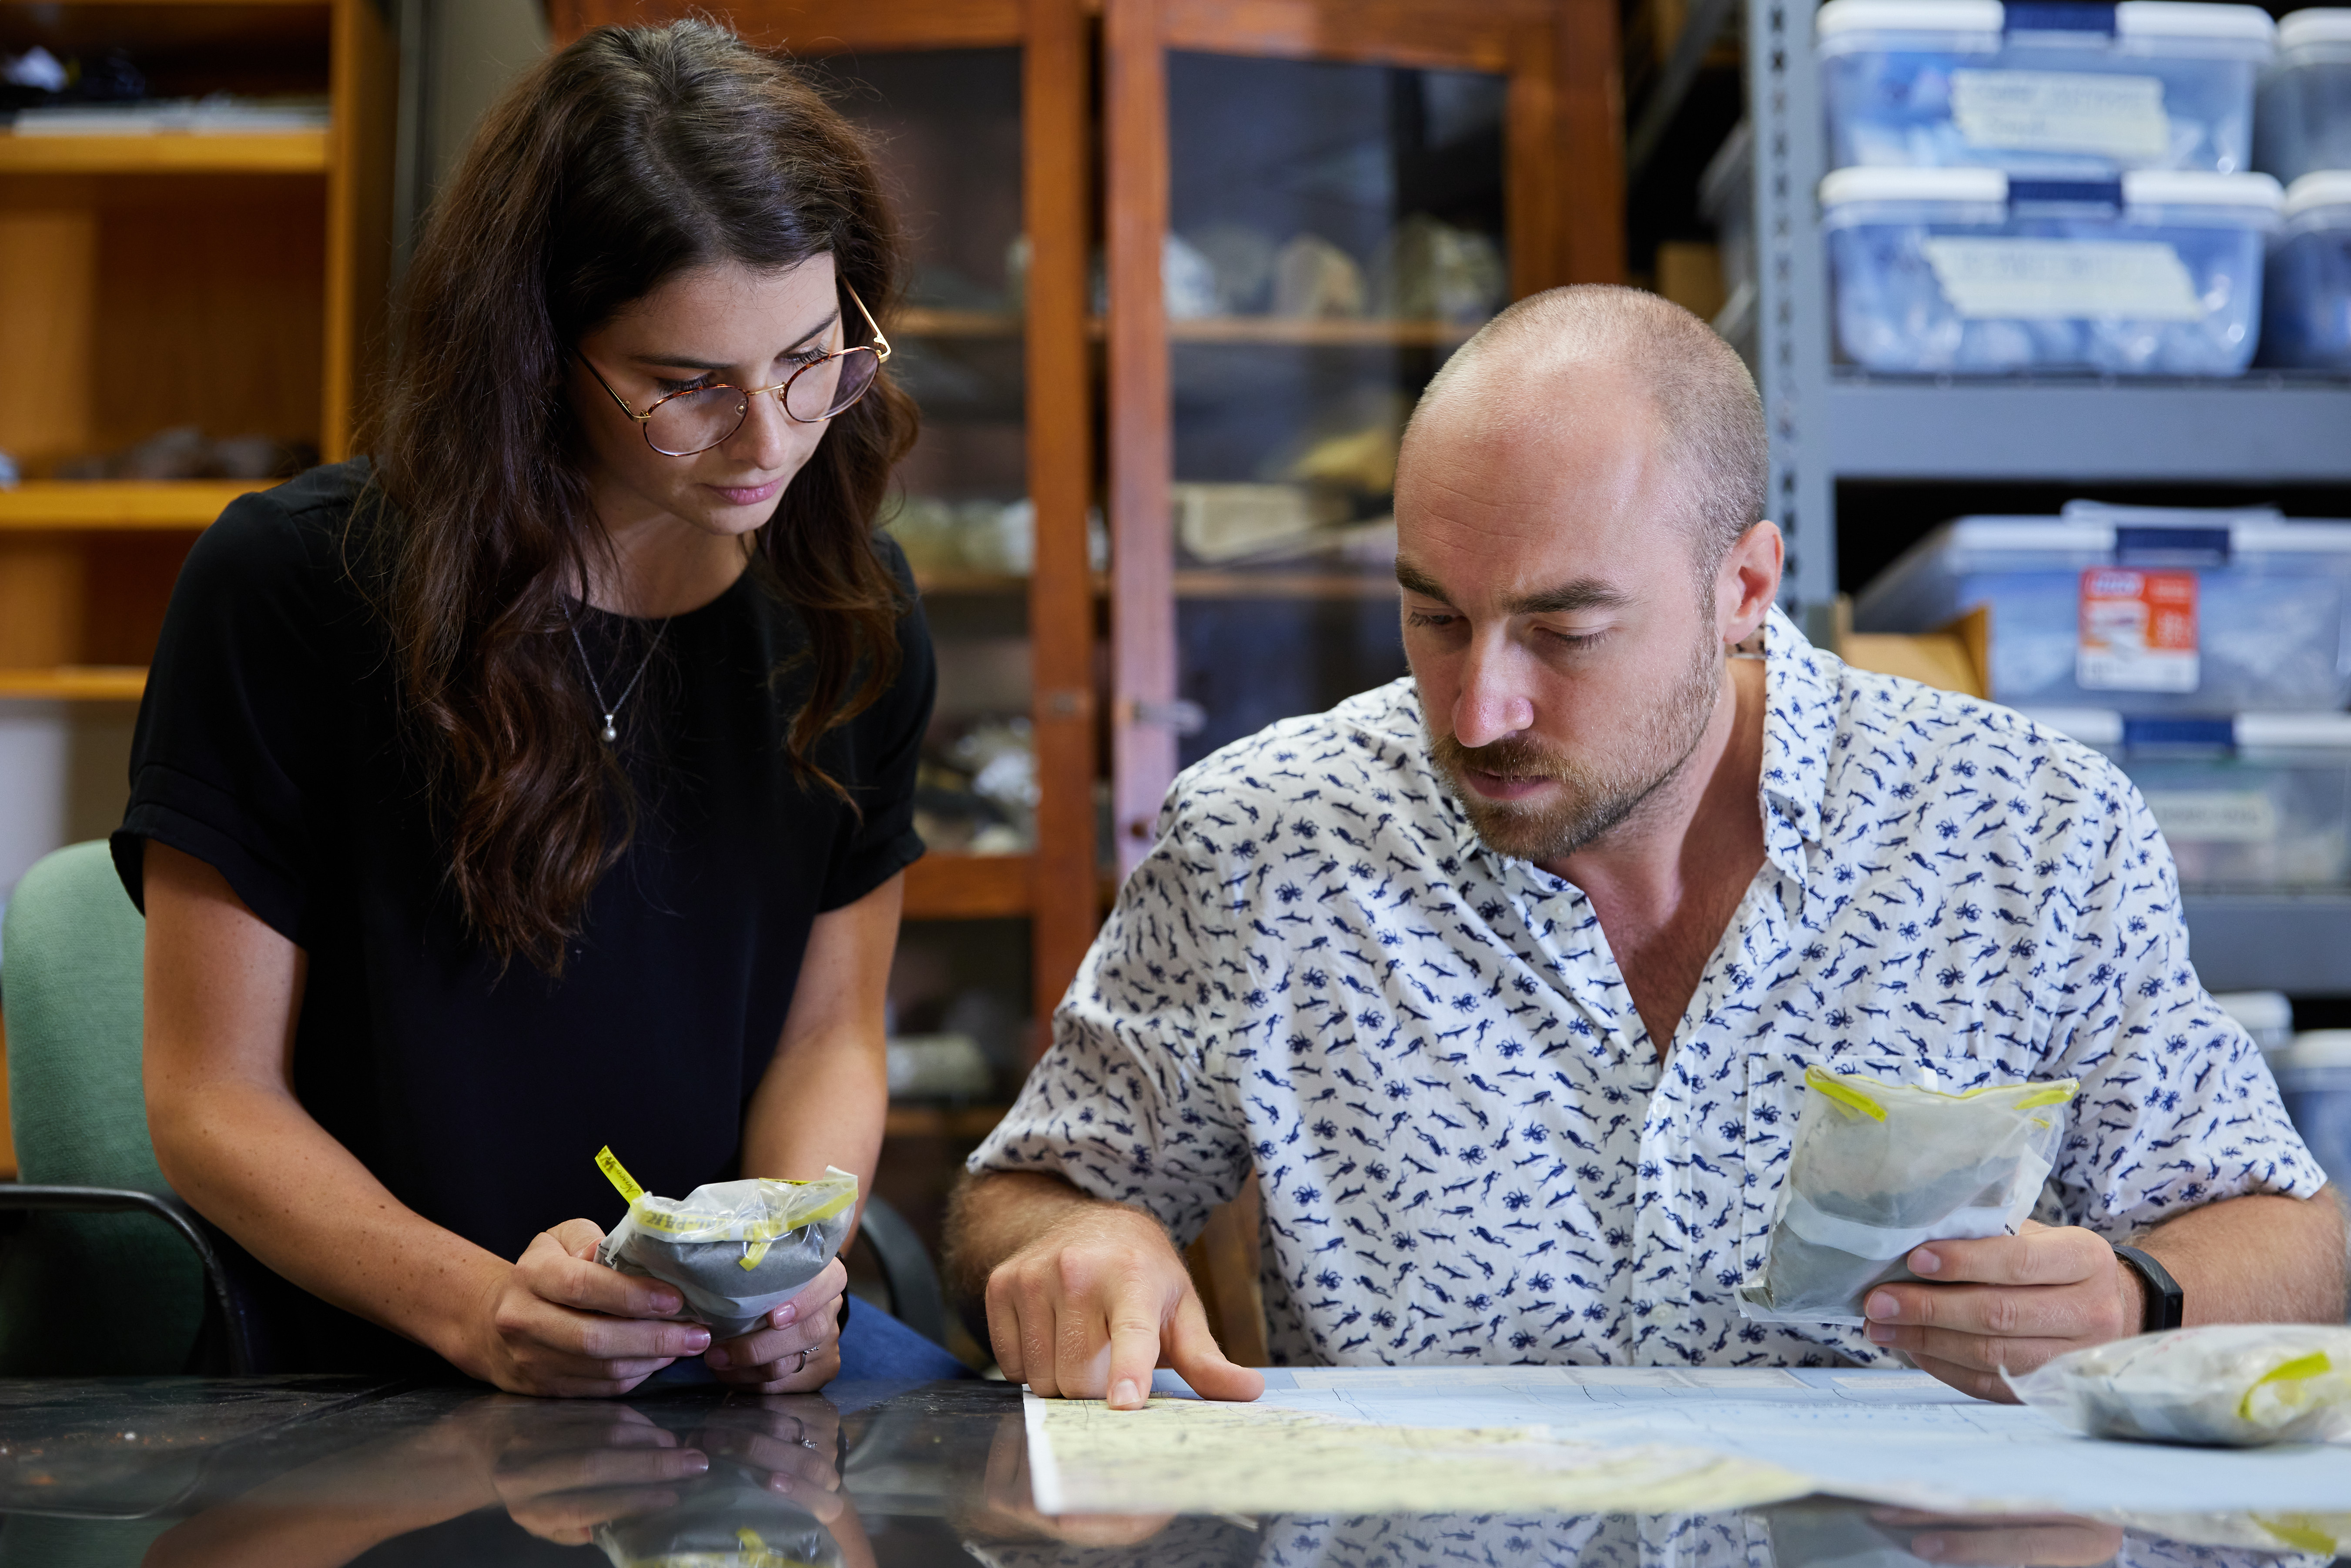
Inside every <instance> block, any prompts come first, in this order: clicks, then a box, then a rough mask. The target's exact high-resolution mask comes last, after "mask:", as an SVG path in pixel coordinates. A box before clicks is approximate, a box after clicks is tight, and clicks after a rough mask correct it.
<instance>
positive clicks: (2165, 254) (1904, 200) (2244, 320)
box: [1817, 0, 2282, 376]
mask: <svg viewBox="0 0 2351 1568" xmlns="http://www.w3.org/2000/svg"><path fill="white" fill-rule="evenodd" d="M2275 36H2276V28H2275V26H2274V25H2273V23H2272V22H2271V20H2270V18H2269V16H2268V14H2267V13H2266V12H2264V11H2262V10H2261V9H2260V8H2259V7H2256V6H2252V5H2200V4H2189V3H2188V0H2122V3H2121V4H2118V5H2095V4H2079V3H2075V0H2058V3H2053V4H2043V3H2028V0H2011V3H2009V4H2005V5H2003V4H2002V3H2001V0H1829V3H1828V4H1827V5H1823V6H1822V7H1821V9H1820V11H1819V13H1818V21H1817V37H1818V47H1819V55H1820V71H1821V80H1822V89H1823V100H1824V102H1825V104H1826V107H1827V112H1828V141H1829V148H1830V153H1831V162H1832V165H1833V166H1834V170H1835V172H1833V173H1831V174H1830V175H1829V176H1828V178H1827V179H1826V180H1824V181H1823V183H1822V185H1821V193H1820V195H1821V205H1822V209H1823V229H1824V231H1825V232H1826V234H1827V236H1828V244H1829V263H1830V272H1831V276H1832V278H1833V279H1834V287H1835V291H1836V319H1837V340H1838V345H1839V347H1840V349H1841V350H1842V351H1843V353H1844V357H1845V358H1846V359H1848V360H1850V361H1854V362H1855V363H1857V364H1859V365H1861V366H1863V367H1864V368H1865V369H1868V370H1871V371H1885V372H1892V373H1903V372H1907V373H1957V374H2000V373H2004V372H2010V371H2026V370H2032V371H2069V370H2071V371H2098V372H2102V373H2106V374H2119V375H2204V376H2209V375H2234V374H2237V373H2239V372H2241V371H2243V370H2244V368H2245V367H2246V365H2247V364H2248V363H2250V362H2251V361H2252V354H2253V349H2254V345H2255V342H2256V340H2257V339H2258V336H2259V329H2260V326H2261V291H2262V253H2263V247H2264V242H2265V241H2266V239H2267V237H2268V236H2269V235H2270V234H2271V233H2272V231H2273V230H2274V229H2275V228H2276V226H2277V224H2278V214H2279V208H2280V205H2281V201H2282V196H2281V192H2280V190H2279V187H2278V185H2277V183H2276V182H2275V181H2274V180H2273V179H2271V178H2270V177H2268V176H2267V175H2263V174H2255V173H2251V172H2248V169H2249V167H2250V164H2251V161H2252V145H2253V91H2254V84H2255V80H2256V78H2257V76H2258V75H2259V73H2260V72H2261V71H2262V68H2264V67H2265V66H2267V65H2268V64H2269V62H2270V60H2271V58H2272V57H2273V53H2274V49H2275Z"/></svg>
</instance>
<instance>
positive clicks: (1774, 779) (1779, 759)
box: [1761, 605, 1840, 885]
mask: <svg viewBox="0 0 2351 1568" xmlns="http://www.w3.org/2000/svg"><path fill="white" fill-rule="evenodd" d="M1835 663H1836V661H1835V660H1834V658H1833V657H1831V656H1830V655H1828V654H1825V653H1822V652H1821V651H1820V650H1819V649H1817V648H1815V647H1813V645H1812V643H1808V642H1806V641H1805V640H1804V634H1803V633H1802V632H1799V631H1797V630H1796V623H1795V622H1792V621H1791V620H1789V619H1788V618H1787V616H1785V615H1783V614H1782V613H1781V612H1780V609H1779V607H1778V606H1777V605H1774V606H1773V607H1772V609H1771V613H1770V614H1769V615H1768V616H1767V617H1766V618H1765V620H1764V622H1763V780H1762V782H1763V791H1762V801H1761V804H1762V810H1763V847H1764V853H1765V854H1766V855H1767V856H1768V857H1769V858H1770V859H1771V863H1772V864H1773V865H1775V866H1778V867H1779V868H1780V870H1781V871H1782V873H1786V874H1787V875H1788V876H1789V877H1791V878H1792V879H1793V880H1794V881H1795V882H1796V883H1799V884H1800V885H1801V884H1802V882H1803V880H1804V873H1805V856H1804V846H1805V845H1806V844H1807V843H1818V842H1820V841H1821V836H1822V828H1821V816H1822V803H1823V800H1824V799H1825V797H1826V796H1827V794H1828V787H1829V746H1830V743H1831V742H1832V741H1834V739H1835V738H1836V709H1837V692H1838V687H1839V685H1840V683H1839V681H1838V680H1837V675H1836V671H1835V669H1834V667H1833V666H1834V664H1835Z"/></svg>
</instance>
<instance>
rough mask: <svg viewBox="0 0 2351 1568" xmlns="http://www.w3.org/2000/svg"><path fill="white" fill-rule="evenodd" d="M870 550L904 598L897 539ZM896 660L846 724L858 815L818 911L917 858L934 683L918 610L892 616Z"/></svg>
mask: <svg viewBox="0 0 2351 1568" xmlns="http://www.w3.org/2000/svg"><path fill="white" fill-rule="evenodd" d="M878 548H879V549H881V550H882V551H883V556H884V559H885V562H886V564H887V565H888V566H889V567H890V570H891V571H892V573H893V575H895V576H896V577H897V579H898V580H899V584H900V586H901V588H902V589H903V590H904V591H905V593H906V594H907V596H908V598H909V600H910V601H911V600H912V599H913V596H914V577H913V574H912V572H910V571H909V570H907V566H906V558H905V556H904V553H903V552H902V551H900V549H898V546H897V542H896V541H895V540H893V539H891V538H888V537H887V536H883V538H881V540H880V541H879V546H878ZM898 660H899V663H898V677H897V679H896V680H894V681H893V682H892V683H891V684H890V687H889V689H888V690H887V691H885V692H883V694H882V696H881V697H880V699H879V700H877V701H876V702H875V703H874V705H873V706H872V707H870V708H868V709H866V710H865V712H863V713H862V714H860V715H858V716H857V717H856V718H855V719H854V720H852V722H851V724H850V726H849V728H850V730H851V737H850V743H851V745H852V747H853V748H854V750H855V754H856V755H855V760H854V762H853V763H852V764H851V768H852V772H853V773H854V776H855V777H856V779H858V781H859V783H858V785H857V787H856V788H854V789H852V800H854V801H855V802H856V804H857V808H858V810H859V811H860V812H861V813H862V817H861V818H860V820H859V821H858V822H857V825H856V827H855V828H854V829H852V831H850V832H848V833H845V834H843V835H842V836H841V842H840V844H839V845H838V847H837V848H836V849H835V851H834V853H833V856H832V863H831V866H830V867H828V868H827V871H826V874H825V882H824V892H823V894H821V895H820V898H819V899H818V904H817V906H818V908H819V909H820V910H822V911H826V912H830V911H831V910H835V909H841V908H845V907H846V906H848V905H849V904H854V903H856V902H857V901H858V900H859V899H861V898H862V897H864V896H865V895H866V894H869V893H871V892H872V891H873V890H874V889H875V888H877V887H879V886H881V885H882V884H883V883H885V882H887V881H889V880H890V879H891V878H892V877H893V876H895V875H897V874H898V873H900V872H902V871H904V869H905V868H906V867H908V866H910V865H912V864H914V862H916V861H918V860H920V859H922V858H923V848H924V846H923V840H922V835H920V834H919V833H917V832H915V831H914V775H915V772H916V770H917V769H918V768H920V766H921V763H922V751H923V736H924V733H925V731H926V730H927V729H928V728H929V727H930V722H931V705H932V702H933V700H934V699H935V697H936V696H937V695H938V684H939V681H938V666H937V661H936V659H935V655H934V654H933V653H932V650H931V632H930V628H929V626H928V625H926V624H925V622H924V620H923V612H922V610H921V608H920V607H919V605H917V606H916V607H914V608H912V609H909V610H908V611H907V612H906V613H905V614H904V615H902V616H900V617H899V618H898ZM836 776H838V775H836Z"/></svg>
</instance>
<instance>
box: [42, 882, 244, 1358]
mask: <svg viewBox="0 0 2351 1568" xmlns="http://www.w3.org/2000/svg"><path fill="white" fill-rule="evenodd" d="M145 941H146V923H145V922H144V921H143V920H142V919H141V917H140V914H139V911H138V909H137V908H136V907H135V906H133V905H132V904H131V900H130V899H129V898H128V897H127V896H125V895H124V894H123V891H122V884H121V883H120V881H118V880H117V879H116V877H115V874H114V866H113V862H111V861H110V859H109V857H108V854H107V847H106V845H105V844H104V843H87V844H75V845H72V846H71V847H69V848H67V849H62V850H59V851H58V852H57V853H55V854H53V855H50V856H48V857H47V858H46V859H44V860H42V861H41V862H38V863H37V864H36V865H35V866H34V867H33V868H32V869H31V870H30V871H28V872H26V873H25V876H24V879H23V880H22V881H21V882H19V883H17V884H16V892H15V894H13V895H12V896H11V897H10V899H9V901H8V911H7V917H6V925H5V931H0V1008H5V1013H6V1019H7V1026H8V1103H9V1112H10V1118H9V1119H10V1122H11V1124H12V1130H13V1132H14V1134H15V1135H16V1160H17V1183H16V1185H15V1186H10V1185H8V1184H5V1183H0V1375H18V1376H39V1375H67V1374H71V1375H99V1374H110V1373H114V1374H131V1373H171V1372H182V1371H189V1370H204V1371H228V1372H243V1371H246V1370H248V1369H249V1368H250V1366H251V1358H250V1354H249V1351H248V1349H247V1346H246V1332H245V1324H244V1317H243V1313H242V1312H240V1311H239V1310H238V1307H237V1303H236V1299H235V1296H234V1294H233V1293H232V1291H231V1290H230V1287H229V1283H228V1281H227V1279H226V1277H225V1275H224V1274H223V1273H222V1271H221V1269H220V1265H219V1261H218V1260H217V1258H216V1257H215V1256H214V1251H213V1249H212V1246H211V1243H210V1241H209V1239H207V1237H206V1236H205V1233H204V1228H203V1227H202V1226H201V1225H200V1224H199V1223H198V1222H197V1220H196V1218H195V1216H194V1214H193V1211H191V1210H190V1209H189V1208H188V1207H187V1206H186V1205H185V1204H183V1203H182V1202H181V1201H180V1199H179V1198H178V1197H176V1196H174V1195H173V1194H172V1189H171V1187H170V1186H169V1185H168V1184H166V1183H165V1182H164V1180H163V1173H162V1171H160V1170H158V1169H157V1168H156V1166H155V1149H154V1145H152V1143H150V1142H149V1141H148V1137H147V1106H146V1100H145V1097H144V1095H143V1093H142V1092H141V1088H140V1078H139V1056H140V1038H139V1037H140V1017H141V967H142V963H143V955H144V948H145Z"/></svg>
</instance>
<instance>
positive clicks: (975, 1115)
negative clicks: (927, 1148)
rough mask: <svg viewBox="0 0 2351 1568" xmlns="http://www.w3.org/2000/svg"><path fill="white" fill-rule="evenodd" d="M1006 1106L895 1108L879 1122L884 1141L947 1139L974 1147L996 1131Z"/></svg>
mask: <svg viewBox="0 0 2351 1568" xmlns="http://www.w3.org/2000/svg"><path fill="white" fill-rule="evenodd" d="M1011 1108H1012V1107H1011V1106H1009V1105H896V1104H893V1105H892V1106H891V1107H890V1110H889V1113H888V1114H887V1115H886V1116H885V1117H884V1118H883V1123H882V1135H883V1137H885V1138H951V1139H954V1140H955V1141H956V1142H957V1143H965V1144H976V1143H977V1142H979V1141H980V1140H981V1139H982V1138H985V1137H986V1136H987V1134H990V1133H992V1132H994V1131H996V1124H998V1122H1001V1121H1002V1120H1004V1113H1006V1112H1007V1111H1009V1110H1010V1109H1011Z"/></svg>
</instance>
